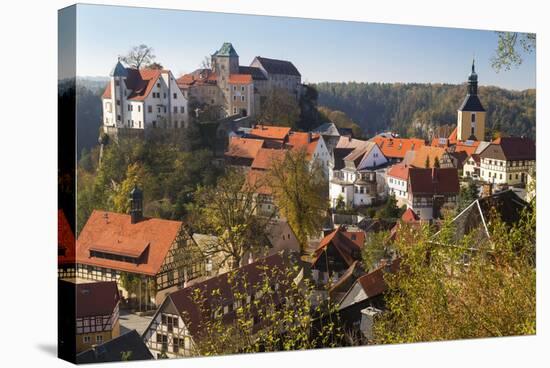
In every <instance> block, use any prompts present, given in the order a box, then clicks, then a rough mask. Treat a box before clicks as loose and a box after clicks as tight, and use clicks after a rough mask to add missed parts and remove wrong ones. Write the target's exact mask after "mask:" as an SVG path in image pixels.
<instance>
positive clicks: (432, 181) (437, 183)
mask: <svg viewBox="0 0 550 368" xmlns="http://www.w3.org/2000/svg"><path fill="white" fill-rule="evenodd" d="M409 189H410V192H411V193H412V194H413V195H414V194H431V195H434V194H449V195H453V194H458V192H459V191H460V185H459V183H458V170H457V169H455V168H445V169H443V168H432V169H420V168H410V170H409Z"/></svg>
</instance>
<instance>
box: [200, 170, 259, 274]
mask: <svg viewBox="0 0 550 368" xmlns="http://www.w3.org/2000/svg"><path fill="white" fill-rule="evenodd" d="M244 177H245V176H244V175H243V173H242V172H240V171H238V170H231V169H230V170H228V171H227V173H226V174H225V175H224V176H222V177H220V178H219V179H218V181H217V184H216V185H215V186H208V187H201V188H199V190H198V191H197V193H196V194H195V197H196V205H195V206H194V209H193V215H192V218H193V220H194V223H193V226H195V227H196V228H197V230H199V231H201V232H204V233H207V234H214V235H216V236H217V241H215V242H210V243H209V244H208V246H207V247H206V249H203V253H204V255H205V256H206V257H215V258H217V259H219V260H220V263H222V264H223V263H226V262H228V263H229V264H230V265H231V267H238V266H239V265H240V264H241V261H242V259H243V257H244V256H245V254H246V253H248V252H256V251H261V250H262V249H264V248H266V247H267V246H268V245H269V244H268V241H267V225H268V223H269V220H270V218H268V217H264V216H258V215H257V208H258V201H257V200H256V190H257V188H258V186H259V185H261V183H259V182H258V183H245V180H244Z"/></svg>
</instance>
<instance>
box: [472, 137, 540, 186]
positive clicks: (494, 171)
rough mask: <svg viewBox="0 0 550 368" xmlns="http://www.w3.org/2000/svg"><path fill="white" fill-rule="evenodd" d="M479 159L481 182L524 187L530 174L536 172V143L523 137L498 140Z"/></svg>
mask: <svg viewBox="0 0 550 368" xmlns="http://www.w3.org/2000/svg"><path fill="white" fill-rule="evenodd" d="M479 157H480V165H479V167H480V173H481V175H480V177H481V180H483V181H485V182H489V183H493V184H501V185H502V184H504V185H512V186H514V185H520V186H521V185H523V186H524V185H525V184H526V182H527V177H528V175H529V174H530V172H532V171H534V170H535V159H536V147H535V142H533V141H532V140H531V139H529V138H523V137H501V138H497V139H495V140H494V141H493V142H491V144H490V145H489V146H488V147H487V148H485V149H484V150H483V152H481V153H480V154H479Z"/></svg>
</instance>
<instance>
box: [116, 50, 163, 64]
mask: <svg viewBox="0 0 550 368" xmlns="http://www.w3.org/2000/svg"><path fill="white" fill-rule="evenodd" d="M155 58H156V56H155V55H154V54H153V48H152V47H149V46H147V45H145V44H141V45H139V46H134V47H132V48H131V49H130V51H128V53H127V54H126V55H125V56H123V57H121V60H122V61H124V63H126V65H128V66H130V67H132V68H136V69H141V68H142V67H148V66H149V65H151V64H152V63H153V62H154V60H155ZM156 64H158V63H156ZM158 65H160V64H158Z"/></svg>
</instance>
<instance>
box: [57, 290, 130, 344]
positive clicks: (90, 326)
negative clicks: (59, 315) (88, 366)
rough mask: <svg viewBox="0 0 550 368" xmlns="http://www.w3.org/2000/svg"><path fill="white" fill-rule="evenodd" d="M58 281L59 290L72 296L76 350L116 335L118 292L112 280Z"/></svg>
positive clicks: (118, 332) (118, 331) (117, 325)
mask: <svg viewBox="0 0 550 368" xmlns="http://www.w3.org/2000/svg"><path fill="white" fill-rule="evenodd" d="M59 282H60V284H59V289H60V291H59V292H60V293H62V292H63V291H67V293H66V294H63V295H66V296H69V295H74V296H75V301H74V302H75V305H74V306H75V311H74V312H73V313H75V314H74V316H75V321H74V322H73V323H74V324H75V326H76V330H75V333H76V336H73V337H72V338H73V339H76V352H77V353H79V352H81V351H84V350H87V349H89V348H91V347H93V346H94V345H98V344H102V343H104V342H106V341H109V340H111V339H113V338H115V337H117V336H118V335H120V324H119V320H118V317H119V307H120V295H119V291H118V288H117V284H116V283H115V282H113V281H105V282H91V283H77V284H75V283H73V282H69V281H64V280H60V281H59ZM69 316H70V314H69Z"/></svg>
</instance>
